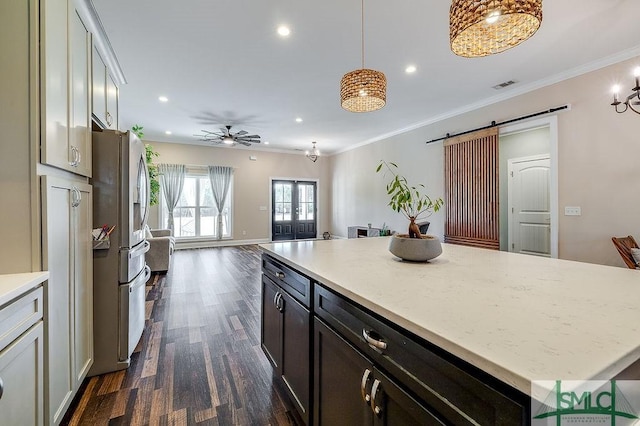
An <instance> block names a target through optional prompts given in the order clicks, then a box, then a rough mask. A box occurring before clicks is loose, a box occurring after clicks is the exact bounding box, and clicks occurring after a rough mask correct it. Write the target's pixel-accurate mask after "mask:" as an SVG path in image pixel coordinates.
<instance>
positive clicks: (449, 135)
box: [426, 105, 569, 143]
mask: <svg viewBox="0 0 640 426" xmlns="http://www.w3.org/2000/svg"><path fill="white" fill-rule="evenodd" d="M567 108H569V105H562V106H559V107H556V108H551V109H548V110H546V111H540V112H536V113H534V114H529V115H523V116H522V117H518V118H512V119H511V120H506V121H501V122H500V123H496V122H495V121H492V122H491V124H489V125H488V126H484V127H477V128H475V129H472V130H467V131H465V132H460V133H454V134H453V135H451V134H449V133H447V134H446V135H445V136H443V137H441V138H437V139H431V140H430V141H427V142H426V143H432V142H438V141H442V140H445V139H448V138H453V137H456V136H461V135H466V134H467V133H473V132H477V131H478V130H484V129H490V128H491V127H495V126H502V125H503V124H509V123H513V122H516V121H521V120H526V119H527V118H533V117H538V116H539V115H544V114H551V113H554V112H556V111H562V110H563V109H567Z"/></svg>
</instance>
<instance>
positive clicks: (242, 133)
mask: <svg viewBox="0 0 640 426" xmlns="http://www.w3.org/2000/svg"><path fill="white" fill-rule="evenodd" d="M247 133H248V132H247V131H246V130H240V131H239V132H238V133H236V134H235V136H242V135H246V134H247Z"/></svg>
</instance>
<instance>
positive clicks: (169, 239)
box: [146, 229, 176, 272]
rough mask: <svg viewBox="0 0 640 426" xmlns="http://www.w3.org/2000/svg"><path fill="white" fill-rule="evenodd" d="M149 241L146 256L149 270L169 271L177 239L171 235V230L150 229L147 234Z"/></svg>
mask: <svg viewBox="0 0 640 426" xmlns="http://www.w3.org/2000/svg"><path fill="white" fill-rule="evenodd" d="M149 234H150V235H151V236H149ZM147 241H149V251H148V252H147V254H146V261H147V265H149V268H151V272H166V271H168V270H169V265H170V264H171V255H172V254H173V248H174V246H175V244H176V239H175V237H173V236H172V235H171V230H170V229H150V230H149V233H148V234H147Z"/></svg>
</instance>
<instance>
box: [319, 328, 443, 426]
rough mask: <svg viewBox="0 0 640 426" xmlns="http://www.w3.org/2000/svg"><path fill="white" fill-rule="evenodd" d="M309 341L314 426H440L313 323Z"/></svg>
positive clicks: (328, 331)
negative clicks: (312, 375)
mask: <svg viewBox="0 0 640 426" xmlns="http://www.w3.org/2000/svg"><path fill="white" fill-rule="evenodd" d="M314 335H315V337H314V338H315V340H314V345H315V354H314V416H313V418H314V423H313V424H314V425H318V426H319V425H324V426H329V425H331V426H334V425H354V426H355V425H376V426H378V425H379V426H383V425H385V426H387V425H388V426H393V425H403V426H409V425H442V424H444V423H443V422H441V421H440V420H439V419H438V418H437V417H436V416H434V415H433V414H432V413H431V412H430V411H429V409H428V408H427V407H425V406H424V405H422V404H421V403H419V402H418V401H416V400H415V399H414V398H412V397H411V396H410V395H409V394H408V393H407V392H405V391H404V390H403V389H402V388H401V387H400V386H398V385H397V384H396V383H395V381H394V380H393V379H391V378H389V377H388V376H387V375H385V374H384V373H382V372H381V371H379V370H378V369H377V368H376V367H375V366H374V364H373V363H372V362H371V361H370V360H369V359H368V358H366V357H365V356H364V355H362V354H361V353H360V352H359V351H358V350H356V349H355V348H354V347H353V346H351V345H350V344H349V343H348V342H347V341H346V340H344V339H343V338H341V337H340V336H339V335H338V334H337V333H335V332H334V331H333V330H331V329H329V327H327V326H326V325H325V324H324V323H323V322H322V321H320V320H319V319H317V318H315V320H314Z"/></svg>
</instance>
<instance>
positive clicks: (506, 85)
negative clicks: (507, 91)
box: [493, 80, 517, 90]
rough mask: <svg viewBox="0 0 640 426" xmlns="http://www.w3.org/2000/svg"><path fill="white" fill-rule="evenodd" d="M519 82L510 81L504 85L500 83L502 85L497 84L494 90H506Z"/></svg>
mask: <svg viewBox="0 0 640 426" xmlns="http://www.w3.org/2000/svg"><path fill="white" fill-rule="evenodd" d="M516 83H517V81H515V80H509V81H505V82H504V83H500V84H496V85H495V86H493V88H494V89H496V90H500V89H504V88H505V87H509V86H511V85H512V84H516Z"/></svg>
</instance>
